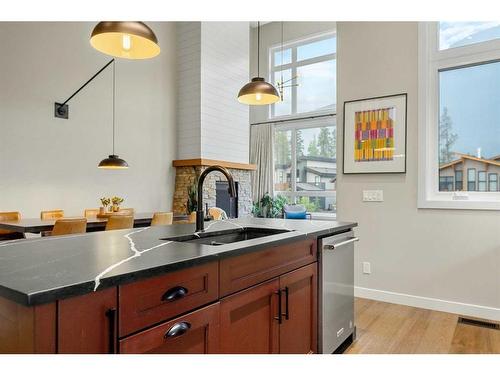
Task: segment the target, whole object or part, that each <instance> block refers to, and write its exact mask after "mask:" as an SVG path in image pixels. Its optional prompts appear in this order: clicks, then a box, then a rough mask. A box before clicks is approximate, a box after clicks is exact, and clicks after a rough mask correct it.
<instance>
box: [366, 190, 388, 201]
mask: <svg viewBox="0 0 500 375" xmlns="http://www.w3.org/2000/svg"><path fill="white" fill-rule="evenodd" d="M383 201H384V191H383V190H363V202H383Z"/></svg>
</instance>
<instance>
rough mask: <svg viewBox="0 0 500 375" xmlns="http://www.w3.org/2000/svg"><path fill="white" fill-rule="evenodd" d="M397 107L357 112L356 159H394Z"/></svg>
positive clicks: (355, 131)
mask: <svg viewBox="0 0 500 375" xmlns="http://www.w3.org/2000/svg"><path fill="white" fill-rule="evenodd" d="M394 112H395V108H394V107H393V108H381V109H374V110H369V111H358V112H356V113H355V115H354V118H355V124H354V125H355V130H354V161H355V162H364V161H379V160H392V159H393V156H394V126H393V125H394Z"/></svg>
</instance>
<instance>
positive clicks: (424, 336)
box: [345, 298, 500, 354]
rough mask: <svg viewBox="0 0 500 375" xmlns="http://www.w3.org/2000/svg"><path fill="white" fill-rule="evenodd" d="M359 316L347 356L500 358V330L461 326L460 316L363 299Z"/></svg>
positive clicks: (359, 302)
mask: <svg viewBox="0 0 500 375" xmlns="http://www.w3.org/2000/svg"><path fill="white" fill-rule="evenodd" d="M355 314H356V326H357V339H356V341H355V342H354V343H353V344H352V345H351V346H350V347H349V348H348V349H347V350H346V351H345V353H347V354H353V353H359V354H391V353H399V354H415V353H421V354H434V353H436V354H438V353H450V354H459V353H470V354H483V353H496V354H500V330H494V329H490V328H483V327H477V326H472V325H468V324H458V315H454V314H448V313H444V312H439V311H433V310H425V309H418V308H415V307H408V306H403V305H395V304H391V303H385V302H378V301H372V300H367V299H361V298H357V299H356V302H355Z"/></svg>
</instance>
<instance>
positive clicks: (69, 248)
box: [0, 218, 356, 353]
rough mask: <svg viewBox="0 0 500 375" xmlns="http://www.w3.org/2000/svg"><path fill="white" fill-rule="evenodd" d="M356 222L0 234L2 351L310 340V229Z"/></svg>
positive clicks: (300, 348) (343, 227)
mask: <svg viewBox="0 0 500 375" xmlns="http://www.w3.org/2000/svg"><path fill="white" fill-rule="evenodd" d="M355 226H356V224H355V223H345V222H336V221H311V220H278V219H256V218H242V219H235V220H226V221H217V222H212V223H209V224H207V225H206V231H205V232H203V233H194V234H193V232H194V230H195V229H194V226H193V225H172V226H160V227H146V228H139V229H130V230H119V231H110V232H95V233H88V234H83V235H72V236H61V237H52V238H51V237H49V238H41V239H32V240H20V241H11V242H4V243H1V244H0V260H1V261H0V328H1V329H0V352H2V353H308V352H316V345H317V310H318V308H317V272H318V271H317V261H318V255H317V254H318V252H317V240H318V238H321V237H324V236H330V235H333V234H337V233H342V232H346V231H349V230H350V229H352V228H353V227H355Z"/></svg>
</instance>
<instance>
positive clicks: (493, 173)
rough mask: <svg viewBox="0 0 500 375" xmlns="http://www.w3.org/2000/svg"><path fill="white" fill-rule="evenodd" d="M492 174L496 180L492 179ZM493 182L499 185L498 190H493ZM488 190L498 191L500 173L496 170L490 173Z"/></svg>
mask: <svg viewBox="0 0 500 375" xmlns="http://www.w3.org/2000/svg"><path fill="white" fill-rule="evenodd" d="M492 176H495V180H492V179H491V177H492ZM492 182H494V183H495V184H496V185H497V188H496V190H491V183H492ZM488 191H489V192H494V191H498V173H495V172H492V173H488Z"/></svg>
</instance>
